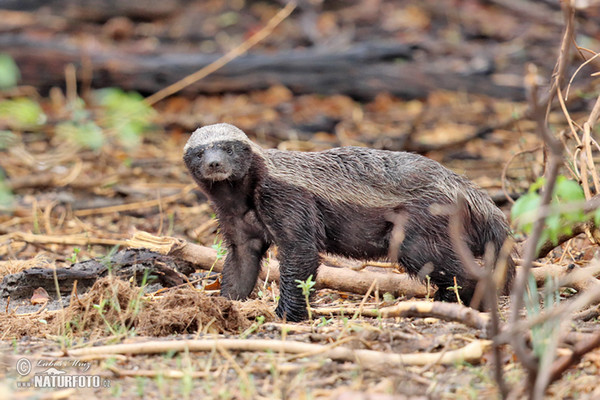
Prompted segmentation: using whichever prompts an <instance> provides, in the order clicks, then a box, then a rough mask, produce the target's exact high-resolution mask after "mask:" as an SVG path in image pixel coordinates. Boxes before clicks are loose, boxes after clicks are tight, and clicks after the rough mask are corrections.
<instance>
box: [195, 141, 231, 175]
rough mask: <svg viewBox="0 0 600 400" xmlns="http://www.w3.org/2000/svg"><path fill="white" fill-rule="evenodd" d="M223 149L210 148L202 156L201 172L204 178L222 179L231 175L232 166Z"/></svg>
mask: <svg viewBox="0 0 600 400" xmlns="http://www.w3.org/2000/svg"><path fill="white" fill-rule="evenodd" d="M230 164H231V163H230V162H229V160H228V158H227V155H226V153H225V152H224V151H223V150H221V149H208V150H206V151H205V152H204V155H203V157H202V164H201V168H200V169H201V172H202V176H203V177H204V179H210V180H213V181H222V180H225V179H227V178H229V177H230V176H231V173H232V166H231V165H230Z"/></svg>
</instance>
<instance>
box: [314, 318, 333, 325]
mask: <svg viewBox="0 0 600 400" xmlns="http://www.w3.org/2000/svg"><path fill="white" fill-rule="evenodd" d="M332 322H333V318H329V319H327V318H325V317H321V322H319V325H317V326H318V327H323V326H327V325H329V324H330V323H332Z"/></svg>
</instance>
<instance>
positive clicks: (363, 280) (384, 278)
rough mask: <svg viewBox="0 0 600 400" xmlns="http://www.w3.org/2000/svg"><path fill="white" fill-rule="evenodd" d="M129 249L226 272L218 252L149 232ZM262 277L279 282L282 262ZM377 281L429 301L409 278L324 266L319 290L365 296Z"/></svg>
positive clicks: (140, 234)
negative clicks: (178, 259)
mask: <svg viewBox="0 0 600 400" xmlns="http://www.w3.org/2000/svg"><path fill="white" fill-rule="evenodd" d="M128 245H129V246H130V247H133V248H147V249H150V250H153V251H156V252H158V253H161V254H165V255H170V256H173V257H175V258H181V259H183V260H185V261H188V262H190V263H192V264H195V265H197V266H199V267H201V268H203V269H212V270H213V271H217V272H220V271H222V269H223V260H217V252H216V250H214V249H212V248H209V247H204V246H199V245H197V244H193V243H189V242H185V241H183V240H179V239H176V238H172V237H157V236H153V235H151V234H149V233H146V232H138V233H137V234H135V235H134V237H133V238H132V239H131V240H129V241H128ZM259 276H260V278H261V279H262V280H268V281H275V282H277V281H279V262H277V261H276V260H269V261H268V262H267V263H264V264H263V268H262V269H261V271H260V275H259ZM374 280H375V281H377V283H376V288H377V289H378V290H379V291H380V292H381V293H385V292H389V293H391V294H393V295H394V296H396V297H398V296H406V297H425V295H426V294H427V288H426V287H425V285H423V284H422V283H421V282H419V281H418V280H416V279H413V278H411V277H409V276H408V275H407V274H397V273H389V272H388V273H381V272H373V271H367V270H361V271H354V270H352V269H350V268H336V267H330V266H327V265H323V264H321V265H320V266H319V273H318V275H317V284H316V287H317V288H329V289H334V290H340V291H344V292H349V293H357V294H365V293H367V291H368V290H369V287H370V286H371V285H372V284H373V281H374Z"/></svg>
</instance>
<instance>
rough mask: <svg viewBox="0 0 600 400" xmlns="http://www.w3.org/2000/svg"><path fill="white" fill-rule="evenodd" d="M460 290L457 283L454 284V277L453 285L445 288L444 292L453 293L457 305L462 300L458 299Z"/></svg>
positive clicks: (460, 287)
mask: <svg viewBox="0 0 600 400" xmlns="http://www.w3.org/2000/svg"><path fill="white" fill-rule="evenodd" d="M460 289H462V286H460V285H459V284H458V283H457V282H456V277H454V285H452V286H449V287H447V288H446V290H451V291H453V292H454V294H455V295H456V301H457V302H458V304H462V303H463V302H462V300H461V299H460V293H459V290H460Z"/></svg>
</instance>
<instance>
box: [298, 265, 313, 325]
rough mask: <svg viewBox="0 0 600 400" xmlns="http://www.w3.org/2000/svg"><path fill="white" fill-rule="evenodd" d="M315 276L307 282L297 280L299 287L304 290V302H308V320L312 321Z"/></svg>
mask: <svg viewBox="0 0 600 400" xmlns="http://www.w3.org/2000/svg"><path fill="white" fill-rule="evenodd" d="M312 279H313V276H312V275H310V276H309V277H308V278H307V279H306V280H305V281H301V280H300V279H296V281H295V282H296V283H297V284H298V286H297V287H299V288H300V289H302V294H303V295H304V300H305V301H306V310H307V311H308V319H312V312H311V310H310V301H309V298H310V293H311V292H313V291H314V290H315V289H314V286H315V284H316V282H315V281H313V280H312Z"/></svg>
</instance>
